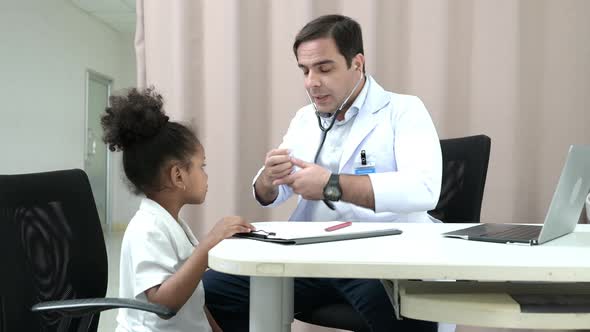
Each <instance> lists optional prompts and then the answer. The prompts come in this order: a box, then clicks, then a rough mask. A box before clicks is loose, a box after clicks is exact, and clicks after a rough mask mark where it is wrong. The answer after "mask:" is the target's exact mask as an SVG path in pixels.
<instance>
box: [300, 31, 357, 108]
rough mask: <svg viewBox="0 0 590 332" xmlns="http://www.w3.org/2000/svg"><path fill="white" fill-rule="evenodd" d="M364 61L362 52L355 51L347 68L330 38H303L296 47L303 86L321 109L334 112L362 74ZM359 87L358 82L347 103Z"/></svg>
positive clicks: (352, 99)
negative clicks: (356, 52)
mask: <svg viewBox="0 0 590 332" xmlns="http://www.w3.org/2000/svg"><path fill="white" fill-rule="evenodd" d="M363 63H364V57H363V55H362V54H357V55H356V56H355V57H354V58H353V59H352V63H351V66H350V68H348V65H347V64H346V59H345V58H344V56H343V55H342V54H340V52H339V51H338V46H336V43H335V42H334V39H333V38H319V39H315V40H310V41H306V42H303V43H301V45H299V48H298V49H297V64H298V66H299V68H301V70H302V72H303V75H304V77H305V80H304V85H305V89H307V92H308V93H309V95H310V96H311V98H312V100H313V102H314V103H315V104H316V106H317V109H318V111H320V112H322V113H333V112H335V111H336V110H337V109H338V107H340V105H341V104H342V103H343V102H344V100H345V99H346V97H348V95H349V94H350V93H351V91H352V90H353V89H354V86H355V85H356V83H357V82H358V81H359V79H360V78H361V77H362V76H361V75H362V68H363V67H362V65H363ZM361 87H362V85H359V88H357V90H356V91H355V92H354V94H353V95H352V97H350V99H349V101H348V103H347V104H348V105H350V104H352V102H353V101H354V99H355V98H356V96H357V95H358V93H359V92H360V90H361ZM348 105H346V106H345V107H344V109H345V110H346V109H347V108H348Z"/></svg>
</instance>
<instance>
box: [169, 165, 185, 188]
mask: <svg viewBox="0 0 590 332" xmlns="http://www.w3.org/2000/svg"><path fill="white" fill-rule="evenodd" d="M169 177H170V183H172V186H173V187H174V188H178V189H182V190H185V189H186V185H185V184H184V178H183V176H182V169H181V168H180V167H179V166H178V164H173V165H172V167H170V174H169Z"/></svg>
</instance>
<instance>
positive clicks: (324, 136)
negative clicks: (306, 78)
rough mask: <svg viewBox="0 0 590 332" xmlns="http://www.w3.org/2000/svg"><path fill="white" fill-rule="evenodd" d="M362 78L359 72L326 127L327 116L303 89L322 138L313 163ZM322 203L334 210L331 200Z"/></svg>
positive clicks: (315, 161)
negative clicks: (316, 119) (313, 111)
mask: <svg viewBox="0 0 590 332" xmlns="http://www.w3.org/2000/svg"><path fill="white" fill-rule="evenodd" d="M364 78H365V75H364V74H363V73H362V72H361V77H360V78H359V80H358V82H356V84H355V85H354V88H352V91H350V93H349V94H348V97H346V99H344V101H343V102H342V104H341V105H340V107H338V109H337V110H336V112H335V113H334V115H332V120H331V121H330V125H329V126H328V127H324V124H323V123H322V120H324V119H325V118H327V117H326V116H325V115H324V113H321V112H320V111H318V107H317V105H316V104H315V103H314V102H313V99H312V98H311V96H310V95H309V91H307V89H305V92H306V93H307V98H309V101H310V102H311V105H312V106H313V108H314V110H315V115H316V117H317V118H318V126H319V127H320V130H321V131H322V133H323V135H322V140H321V142H320V145H319V146H318V149H317V151H316V153H315V157H314V158H313V162H314V163H317V161H318V157H319V155H320V152H321V151H322V147H323V146H324V142H325V141H326V136H327V135H328V132H329V131H330V129H332V127H334V123H336V118H338V114H340V112H342V108H344V105H346V103H348V100H349V99H350V97H352V95H353V94H354V92H355V91H356V89H357V88H358V87H359V85H360V84H361V82H362V81H363V79H364ZM324 203H326V205H327V206H328V208H330V209H331V210H336V207H335V206H334V203H332V202H331V201H328V200H326V199H324Z"/></svg>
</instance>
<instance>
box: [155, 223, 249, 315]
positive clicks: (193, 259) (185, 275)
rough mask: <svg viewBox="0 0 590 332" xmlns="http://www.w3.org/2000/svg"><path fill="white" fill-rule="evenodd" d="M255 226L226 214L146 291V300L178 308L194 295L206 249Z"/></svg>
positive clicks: (204, 263)
mask: <svg viewBox="0 0 590 332" xmlns="http://www.w3.org/2000/svg"><path fill="white" fill-rule="evenodd" d="M253 229H254V226H252V225H251V224H249V223H247V222H246V221H245V220H244V219H243V218H241V217H236V216H233V217H225V218H223V219H221V220H220V221H219V222H217V224H216V225H215V226H214V227H213V229H212V230H211V232H209V234H207V237H206V238H205V239H204V240H203V241H202V242H201V243H199V245H198V246H197V247H196V248H195V249H194V251H193V253H192V255H191V256H190V257H189V258H188V259H187V260H186V262H184V264H182V266H181V267H180V269H178V271H176V272H175V273H174V274H173V275H172V276H170V278H168V279H166V280H165V281H164V282H163V283H161V284H160V285H157V286H154V287H152V288H150V289H148V290H146V291H145V295H146V296H147V298H148V301H150V302H152V303H158V304H161V305H164V306H166V307H168V308H170V309H173V310H176V311H178V310H180V308H182V306H183V305H184V304H185V303H186V301H188V299H189V298H190V297H191V295H193V293H194V292H195V289H196V288H197V286H198V285H199V282H201V278H202V277H203V273H205V270H206V269H207V265H208V253H209V250H211V248H213V247H214V246H215V245H217V244H218V243H219V242H221V240H223V239H226V238H228V237H231V236H233V235H234V234H236V233H243V232H250V231H251V230H253Z"/></svg>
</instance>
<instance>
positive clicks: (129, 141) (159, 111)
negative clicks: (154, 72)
mask: <svg viewBox="0 0 590 332" xmlns="http://www.w3.org/2000/svg"><path fill="white" fill-rule="evenodd" d="M109 100H110V106H109V107H107V108H106V113H105V114H104V115H103V116H102V117H101V124H102V128H103V130H104V136H103V141H104V142H105V143H106V144H107V145H108V147H109V149H110V150H111V151H123V169H124V170H125V175H126V176H127V179H129V182H131V185H132V189H133V191H134V192H135V193H136V194H139V193H149V192H154V191H160V190H162V189H163V185H162V183H161V182H162V181H161V175H162V171H164V168H165V167H166V166H167V165H169V163H170V162H171V161H178V162H180V164H181V165H182V166H183V167H187V168H190V167H191V158H192V156H193V155H194V154H195V153H196V152H197V150H198V149H199V148H200V146H201V143H200V142H199V140H198V139H197V136H196V135H195V133H194V132H193V131H192V130H191V129H189V128H187V127H186V126H184V125H182V124H180V123H177V122H171V121H168V119H169V118H168V116H167V115H166V114H165V112H164V109H163V108H162V106H163V100H162V96H161V95H160V94H159V93H157V92H156V91H155V90H154V88H153V87H151V88H148V89H145V90H138V89H136V88H132V89H130V90H129V91H128V92H127V94H126V95H121V96H111V97H110V98H109Z"/></svg>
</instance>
